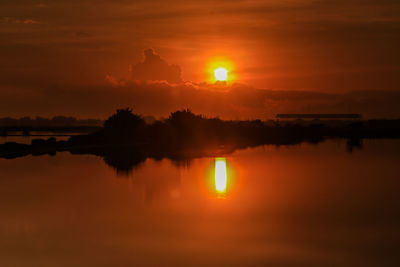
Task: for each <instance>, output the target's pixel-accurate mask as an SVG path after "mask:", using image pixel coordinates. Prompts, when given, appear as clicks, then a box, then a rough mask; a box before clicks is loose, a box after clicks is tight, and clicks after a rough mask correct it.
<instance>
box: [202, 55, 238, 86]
mask: <svg viewBox="0 0 400 267" xmlns="http://www.w3.org/2000/svg"><path fill="white" fill-rule="evenodd" d="M205 73H206V75H207V76H206V77H207V78H206V79H207V81H209V82H211V83H215V82H226V83H228V84H229V83H232V82H235V81H236V80H237V75H236V73H237V71H236V68H235V65H234V64H233V62H232V61H231V60H229V59H226V58H211V59H210V60H209V61H208V63H207V66H206V68H205Z"/></svg>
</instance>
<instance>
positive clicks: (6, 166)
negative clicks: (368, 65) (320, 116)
mask: <svg viewBox="0 0 400 267" xmlns="http://www.w3.org/2000/svg"><path fill="white" fill-rule="evenodd" d="M399 156H400V141H395V140H392V141H385V140H382V141H366V142H365V144H364V148H363V150H358V151H355V152H354V153H353V154H349V153H347V152H346V143H345V142H338V141H329V142H326V143H322V144H320V145H317V146H315V145H307V144H303V145H300V146H292V147H285V146H282V147H280V148H276V147H272V146H266V147H263V148H256V149H249V150H244V151H239V152H236V153H234V154H232V155H229V158H228V159H224V158H221V159H220V158H217V159H215V158H200V159H194V160H192V161H191V162H190V165H186V166H183V167H178V166H177V164H174V163H173V162H171V161H170V160H166V159H164V160H158V161H157V160H153V159H147V160H145V161H144V162H143V164H140V166H139V167H138V168H135V169H134V170H133V171H132V172H131V173H129V174H128V175H126V176H121V175H117V174H116V172H115V170H114V169H113V168H111V167H109V166H107V165H106V164H104V161H103V160H102V159H101V158H100V157H96V156H86V155H71V154H69V153H57V156H55V157H50V156H47V155H46V156H41V157H32V156H30V157H25V158H19V159H15V160H4V159H1V160H0V177H1V179H0V210H1V213H0V236H1V238H0V248H1V249H0V266H78V265H81V266H101V265H109V266H134V265H136V266H143V265H145V264H148V265H153V266H154V265H157V266H162V265H169V266H171V265H184V266H188V265H197V266H223V265H225V266H226V265H239V266H249V265H256V266H260V265H262V266H264V265H272V266H276V265H278V266H288V265H290V266H311V265H312V266H327V265H335V266H360V265H362V266H398V263H399V262H397V261H396V253H397V240H398V237H399V235H400V231H399V230H398V225H399V223H400V218H399V216H398V210H399V206H400V205H399V200H398V192H397V191H398V188H399V185H400V181H399V180H398V173H399V171H400V169H399V168H400V167H399V165H398V164H397V161H398V158H399ZM219 160H222V162H225V174H224V171H223V168H222V167H223V166H224V164H222V163H221V165H218V164H217V162H219ZM217 165H218V166H221V168H222V169H221V171H218V173H221V175H220V174H218V175H217V174H216V172H214V173H213V174H212V175H211V172H212V171H216V170H217V169H218V168H220V167H217ZM231 168H234V169H235V184H234V186H232V187H230V186H231V175H230V169H231ZM225 175H226V176H225ZM219 177H222V179H221V181H220V182H221V186H218V188H220V189H222V188H223V184H225V185H226V186H225V189H223V190H226V192H228V197H226V198H224V199H223V200H221V199H219V198H218V197H215V196H216V190H217V187H216V185H217V183H216V180H215V179H216V178H218V179H219ZM223 177H226V180H225V182H224V178H223ZM207 179H208V180H207ZM211 181H212V182H211ZM220 182H218V183H220Z"/></svg>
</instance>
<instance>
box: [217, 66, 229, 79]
mask: <svg viewBox="0 0 400 267" xmlns="http://www.w3.org/2000/svg"><path fill="white" fill-rule="evenodd" d="M214 76H215V80H217V81H226V80H228V70H227V69H225V68H223V67H220V68H217V69H215V70H214Z"/></svg>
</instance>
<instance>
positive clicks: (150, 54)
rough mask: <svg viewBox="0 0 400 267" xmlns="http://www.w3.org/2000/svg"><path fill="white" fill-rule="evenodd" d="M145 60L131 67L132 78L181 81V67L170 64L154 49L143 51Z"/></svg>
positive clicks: (170, 81)
mask: <svg viewBox="0 0 400 267" xmlns="http://www.w3.org/2000/svg"><path fill="white" fill-rule="evenodd" d="M143 54H144V60H143V61H142V62H139V63H137V64H135V65H133V66H132V67H131V78H132V79H133V80H138V81H167V82H169V83H181V82H182V78H181V68H180V67H179V66H178V65H170V64H168V62H167V61H165V60H164V59H162V58H161V57H160V56H159V55H158V54H156V53H155V52H154V51H153V50H152V49H146V50H144V52H143Z"/></svg>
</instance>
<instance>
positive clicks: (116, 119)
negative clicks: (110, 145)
mask: <svg viewBox="0 0 400 267" xmlns="http://www.w3.org/2000/svg"><path fill="white" fill-rule="evenodd" d="M143 125H145V122H144V120H143V119H142V117H140V116H139V115H136V114H134V113H132V110H131V109H130V108H125V109H117V111H116V112H115V113H114V114H113V115H111V116H110V117H109V118H108V119H107V120H106V121H105V122H104V132H105V135H106V136H107V137H109V138H111V140H113V141H114V142H122V141H123V142H126V141H130V140H132V141H133V138H134V137H135V134H136V132H137V130H138V129H139V128H140V127H142V126H143Z"/></svg>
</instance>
